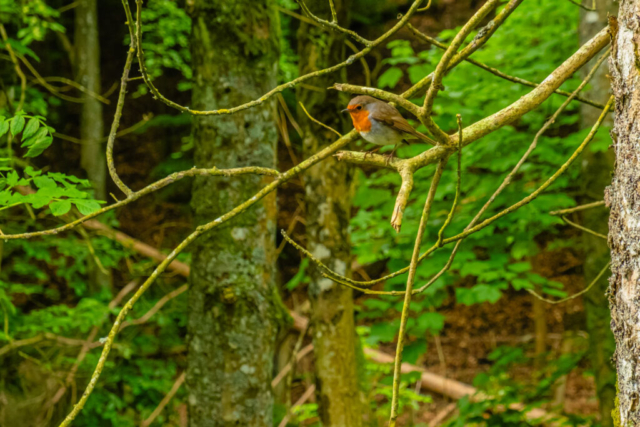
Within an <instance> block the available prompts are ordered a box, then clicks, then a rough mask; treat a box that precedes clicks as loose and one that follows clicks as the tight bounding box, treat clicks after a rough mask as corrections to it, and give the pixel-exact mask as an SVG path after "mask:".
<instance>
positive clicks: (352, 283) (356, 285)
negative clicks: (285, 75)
mask: <svg viewBox="0 0 640 427" xmlns="http://www.w3.org/2000/svg"><path fill="white" fill-rule="evenodd" d="M612 102H613V97H611V98H610V99H609V102H608V103H607V105H606V106H605V108H604V109H603V110H602V113H601V115H600V117H599V119H598V120H597V121H596V123H595V124H594V125H593V127H592V129H591V131H590V132H589V134H588V135H587V136H586V137H585V139H584V140H583V141H582V143H581V144H580V146H579V147H578V148H577V149H576V151H575V152H574V153H573V154H572V155H571V157H570V158H569V159H568V160H567V161H566V162H565V163H564V164H563V165H562V166H561V167H560V168H559V169H558V170H557V171H556V172H555V173H554V174H553V175H552V176H551V177H549V178H548V179H547V181H545V182H544V183H543V184H542V185H541V186H540V187H538V189H537V190H535V191H534V192H533V193H531V194H530V195H529V196H527V197H525V198H524V199H522V200H521V201H520V202H518V203H516V204H514V205H512V206H510V207H508V208H506V209H504V210H502V211H501V212H499V213H497V214H495V215H494V216H492V217H490V218H488V219H486V220H485V221H483V222H482V223H480V224H478V225H475V226H472V224H474V223H476V222H477V221H478V219H479V218H480V216H481V215H482V213H483V212H484V211H485V210H486V209H487V208H488V206H489V204H490V203H491V202H492V201H493V199H495V197H493V196H492V199H490V200H489V201H488V202H487V203H485V206H483V208H482V209H481V210H480V212H478V214H477V215H476V217H475V218H474V219H473V220H472V222H471V223H470V224H469V226H467V228H465V230H464V231H463V232H462V233H460V234H458V235H456V236H454V237H451V238H447V239H443V241H442V243H441V244H442V245H446V244H449V243H452V242H456V241H459V240H462V239H464V238H466V237H467V236H469V235H470V234H473V233H475V232H477V231H479V230H481V229H482V228H484V227H486V226H488V225H490V224H491V223H493V222H494V221H496V220H498V219H500V218H501V217H503V216H505V215H507V214H509V213H511V212H513V211H515V210H517V209H519V208H521V207H522V206H524V205H526V204H528V203H530V202H531V201H532V200H534V199H535V198H536V197H537V196H538V195H540V194H541V193H542V192H543V191H544V190H546V189H547V188H548V187H549V186H550V185H551V184H552V183H553V182H555V180H556V179H557V178H558V177H559V176H560V175H562V174H563V173H564V172H565V171H566V170H567V168H568V167H569V166H570V165H571V164H572V163H573V161H575V159H576V158H577V157H578V156H579V155H580V154H581V153H582V151H583V150H584V148H585V147H586V146H587V145H588V144H589V142H591V140H592V139H593V137H594V135H595V133H596V132H597V130H598V128H599V127H600V125H601V124H602V122H603V120H604V118H605V117H606V115H607V113H608V112H609V109H610V108H611V106H612ZM530 148H531V147H530ZM528 151H529V152H530V150H528ZM523 159H526V155H525V156H523V158H522V159H521V161H520V162H519V164H518V165H516V168H519V165H521V164H522V163H523V162H524V160H523ZM514 171H517V169H515V168H514ZM514 171H512V173H515V172H514ZM510 176H511V174H510ZM510 176H507V178H505V181H503V185H501V186H500V188H498V190H496V192H495V193H494V196H496V197H497V195H498V194H499V192H500V191H502V189H504V187H505V186H506V185H507V184H508V182H509V181H510ZM283 236H284V237H285V239H287V241H288V242H289V243H291V244H292V245H294V246H295V247H296V248H297V249H298V250H300V251H302V252H304V254H305V255H306V256H307V257H308V258H309V259H310V260H311V261H312V262H313V263H314V264H316V265H317V266H318V267H320V269H322V270H323V271H324V274H326V275H327V277H330V278H331V279H332V280H334V281H336V282H338V283H340V284H343V285H345V286H349V287H351V288H353V289H356V290H358V291H361V292H364V293H367V294H377V295H402V294H404V291H389V292H385V291H372V290H369V289H364V288H362V286H367V287H370V286H373V285H375V284H376V283H380V282H383V281H385V280H388V279H391V278H394V277H397V276H399V275H400V274H403V273H406V272H407V271H408V270H409V267H405V268H402V269H400V270H398V271H396V272H394V273H391V274H388V275H386V276H384V277H381V278H379V279H375V280H370V281H356V280H353V279H350V278H348V277H344V276H342V275H339V274H338V273H336V272H334V271H333V270H331V269H330V268H329V267H328V266H326V265H325V264H324V263H322V261H320V260H319V259H317V258H315V257H314V256H313V255H311V253H309V252H308V251H307V250H306V249H304V248H302V247H301V246H300V245H298V244H297V243H295V242H294V241H293V240H292V239H291V238H289V237H288V236H286V234H283ZM436 249H438V247H437V246H436V245H434V246H432V247H431V248H430V249H428V250H427V251H426V252H425V253H423V254H422V255H420V257H419V261H422V260H424V259H425V258H427V257H428V256H429V255H430V254H431V253H433V252H434V251H435V250H436ZM456 250H457V247H456V248H455V249H454V252H452V255H455V251H456ZM451 261H452V258H451V257H450V258H449V261H448V262H447V266H445V268H448V267H449V266H450V264H451ZM442 273H444V270H442V271H441V272H440V273H438V275H436V276H435V277H434V278H433V279H432V280H430V281H429V282H428V283H427V284H426V285H424V286H423V287H421V288H419V289H418V290H417V291H415V292H422V291H423V290H424V289H426V288H427V287H428V286H429V285H430V284H432V283H433V282H434V281H435V279H437V278H438V277H440V275H441V274H442Z"/></svg>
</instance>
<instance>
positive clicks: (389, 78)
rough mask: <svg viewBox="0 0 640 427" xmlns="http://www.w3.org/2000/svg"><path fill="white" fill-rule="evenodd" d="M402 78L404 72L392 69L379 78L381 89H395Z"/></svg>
mask: <svg viewBox="0 0 640 427" xmlns="http://www.w3.org/2000/svg"><path fill="white" fill-rule="evenodd" d="M401 78H402V70H401V69H400V68H397V67H391V68H389V69H388V70H387V71H385V72H384V73H382V75H381V76H380V77H379V78H378V86H379V87H380V88H385V87H388V88H394V87H395V86H396V85H397V84H398V82H399V81H400V79H401Z"/></svg>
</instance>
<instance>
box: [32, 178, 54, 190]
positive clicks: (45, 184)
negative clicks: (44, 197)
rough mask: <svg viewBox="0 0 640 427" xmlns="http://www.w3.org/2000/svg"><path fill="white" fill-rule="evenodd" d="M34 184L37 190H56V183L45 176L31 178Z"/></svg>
mask: <svg viewBox="0 0 640 427" xmlns="http://www.w3.org/2000/svg"><path fill="white" fill-rule="evenodd" d="M33 182H34V184H36V187H38V188H56V187H57V185H56V182H55V181H54V180H52V179H51V178H49V177H47V176H37V177H35V178H33Z"/></svg>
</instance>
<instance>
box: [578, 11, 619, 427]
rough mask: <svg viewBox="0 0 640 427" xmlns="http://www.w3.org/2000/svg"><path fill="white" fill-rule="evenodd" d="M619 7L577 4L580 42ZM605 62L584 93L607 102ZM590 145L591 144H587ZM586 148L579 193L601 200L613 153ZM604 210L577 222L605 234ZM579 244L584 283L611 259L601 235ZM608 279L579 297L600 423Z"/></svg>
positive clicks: (606, 370) (609, 393) (606, 410)
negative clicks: (579, 7) (582, 7)
mask: <svg viewBox="0 0 640 427" xmlns="http://www.w3.org/2000/svg"><path fill="white" fill-rule="evenodd" d="M617 9H618V5H617V2H616V3H614V2H613V0H596V10H595V11H588V10H581V14H580V42H581V43H584V42H586V41H587V40H590V39H591V37H593V36H594V35H595V34H596V33H597V32H598V31H600V30H601V29H602V28H603V27H605V26H606V25H607V17H608V15H609V14H611V15H615V14H616V12H617ZM596 61H597V58H594V59H592V60H591V62H590V63H589V64H588V65H587V66H585V67H583V69H582V70H583V77H584V76H585V75H586V74H587V72H588V70H589V69H591V67H592V66H593V65H594V64H595V62H596ZM608 74H609V70H608V67H607V66H606V65H605V64H603V65H602V66H600V68H599V69H598V71H597V72H596V75H595V76H594V77H593V79H592V80H591V82H590V84H589V87H588V88H587V89H586V90H585V95H586V96H587V97H588V98H590V99H595V100H596V101H599V102H607V99H608V98H609V96H610V92H611V82H610V81H609V78H608V77H607V75H608ZM580 114H581V124H582V127H583V128H590V127H591V126H593V123H595V121H596V120H597V119H598V116H599V115H600V110H599V109H597V108H594V107H592V106H589V105H584V104H583V105H582V106H581V109H580ZM604 124H605V125H606V126H611V125H612V124H613V117H612V115H610V117H609V118H608V119H607V121H605V123H604ZM590 148H591V147H590ZM590 148H589V149H587V151H586V152H585V153H584V155H583V157H582V158H583V161H582V163H581V165H582V180H581V181H582V185H583V191H582V197H581V200H580V201H581V203H590V202H594V201H598V200H602V199H603V197H604V189H605V187H606V186H607V185H608V184H609V182H611V170H612V168H613V160H614V153H613V151H612V150H606V151H600V152H594V151H593V150H592V149H590ZM608 214H609V212H607V210H606V209H602V208H599V209H590V210H587V211H584V213H583V214H582V215H581V216H582V223H583V224H584V226H585V227H587V228H590V229H592V230H596V231H598V232H599V233H602V234H605V235H606V234H607V232H608V227H607V219H608V216H609V215H608ZM582 241H583V248H584V257H585V259H584V278H585V283H591V282H592V281H593V280H594V279H595V277H596V276H597V275H598V273H599V272H600V270H601V269H602V267H603V266H604V265H605V264H606V263H607V262H608V261H609V260H610V256H609V247H608V246H607V242H606V241H605V240H604V239H601V238H599V237H596V236H593V235H591V234H588V233H584V234H583V236H582ZM608 287H609V283H608V281H607V279H606V276H603V277H602V278H601V279H600V280H599V281H598V283H596V284H595V286H594V287H593V289H591V290H590V291H589V292H588V293H586V294H585V295H584V297H583V300H584V305H585V311H586V317H587V331H588V333H589V342H590V349H589V356H590V359H591V365H592V366H593V371H594V375H595V381H596V390H597V395H598V402H599V412H600V423H601V424H602V426H603V427H611V426H613V419H612V418H611V411H612V410H613V408H614V399H615V396H616V372H615V369H614V366H613V363H612V362H611V358H612V357H613V353H614V351H615V346H616V345H615V341H614V339H613V334H612V332H611V327H610V323H611V314H610V312H609V305H608V301H607V296H606V292H607V288H608Z"/></svg>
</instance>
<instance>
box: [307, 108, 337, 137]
mask: <svg viewBox="0 0 640 427" xmlns="http://www.w3.org/2000/svg"><path fill="white" fill-rule="evenodd" d="M298 104H300V107H302V110H303V111H304V113H305V114H306V115H307V117H309V120H311V121H312V122H314V123H315V124H318V125H320V126H322V127H323V128H325V129H328V130H330V131H331V132H333V133H335V134H336V135H338V138H341V137H342V134H341V133H340V132H338V131H337V130H335V129H334V128H332V127H331V126H329V125H327V124H324V123H322V122H321V121H320V120H318V119H316V118H314V117H313V116H312V115H311V114H309V112H308V111H307V109H306V108H304V104H303V103H302V102H299V103H298Z"/></svg>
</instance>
